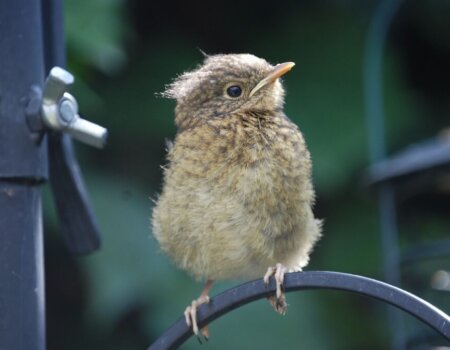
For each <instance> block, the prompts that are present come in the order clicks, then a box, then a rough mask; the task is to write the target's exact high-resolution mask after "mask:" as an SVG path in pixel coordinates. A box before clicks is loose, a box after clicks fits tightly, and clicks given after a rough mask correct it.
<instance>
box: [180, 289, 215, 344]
mask: <svg viewBox="0 0 450 350" xmlns="http://www.w3.org/2000/svg"><path fill="white" fill-rule="evenodd" d="M208 303H209V296H207V295H202V296H200V297H199V298H198V299H195V300H192V303H191V305H189V306H188V307H187V308H186V310H184V318H185V319H186V323H187V325H188V326H189V327H192V331H193V332H194V334H195V335H196V337H197V338H198V340H199V341H200V343H201V340H200V336H199V334H198V333H199V332H198V331H199V329H198V325H197V309H198V308H199V307H200V306H201V305H203V304H208ZM201 333H202V335H203V337H205V339H206V340H208V338H209V331H208V326H205V327H203V328H202V329H201Z"/></svg>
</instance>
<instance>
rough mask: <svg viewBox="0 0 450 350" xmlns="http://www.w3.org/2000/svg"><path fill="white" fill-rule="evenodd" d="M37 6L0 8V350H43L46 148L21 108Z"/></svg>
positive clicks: (34, 44) (23, 0) (40, 76)
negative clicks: (29, 124) (43, 245)
mask: <svg viewBox="0 0 450 350" xmlns="http://www.w3.org/2000/svg"><path fill="white" fill-rule="evenodd" d="M41 26H42V22H41V7H40V2H39V1H38V0H14V1H1V2H0V33H1V35H0V52H1V53H2V54H1V58H0V62H1V64H0V349H8V350H15V349H37V350H44V349H45V305H44V263H43V248H42V208H41V192H40V184H42V183H44V182H45V181H46V180H47V144H46V140H45V138H43V139H42V138H41V140H40V141H36V139H34V138H33V137H32V135H31V133H30V129H29V126H28V124H27V118H26V113H25V108H26V105H27V102H29V96H30V89H31V87H32V86H37V87H41V86H42V84H43V81H44V62H43V57H44V54H43V48H42V32H41Z"/></svg>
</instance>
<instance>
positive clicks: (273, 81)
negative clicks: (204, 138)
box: [163, 54, 294, 126]
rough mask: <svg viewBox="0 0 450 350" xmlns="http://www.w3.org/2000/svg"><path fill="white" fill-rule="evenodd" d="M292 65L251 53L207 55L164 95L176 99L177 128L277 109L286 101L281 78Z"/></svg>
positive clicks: (178, 79) (176, 80)
mask: <svg viewBox="0 0 450 350" xmlns="http://www.w3.org/2000/svg"><path fill="white" fill-rule="evenodd" d="M293 66H294V63H293V62H286V63H282V64H277V65H275V66H273V65H271V64H269V63H268V62H267V61H266V60H264V59H261V58H258V57H256V56H254V55H250V54H227V55H214V56H206V58H205V61H204V62H203V64H202V65H201V66H200V67H199V68H197V69H196V70H193V71H191V72H187V73H184V74H182V75H181V76H179V77H178V78H177V79H175V81H174V82H173V83H172V84H170V85H169V86H168V87H167V89H166V91H165V92H164V94H163V95H164V96H165V97H169V98H174V99H176V100H177V107H176V119H175V121H176V123H177V125H178V126H184V125H189V124H191V122H194V123H195V121H196V120H197V121H198V119H208V118H214V117H218V118H220V117H226V116H227V115H229V114H230V113H234V112H238V111H245V110H269V111H272V110H278V109H280V108H282V106H283V102H284V89H283V86H282V84H281V82H280V81H279V78H280V77H281V76H282V75H284V74H285V73H287V72H288V71H289V70H290V69H291V68H292V67H293Z"/></svg>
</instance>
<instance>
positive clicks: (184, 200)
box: [152, 54, 321, 336]
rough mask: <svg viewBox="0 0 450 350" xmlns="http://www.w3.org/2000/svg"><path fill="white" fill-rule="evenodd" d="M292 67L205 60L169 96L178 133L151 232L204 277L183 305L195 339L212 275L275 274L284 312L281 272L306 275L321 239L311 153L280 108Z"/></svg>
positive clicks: (276, 301) (244, 57)
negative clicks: (282, 79) (199, 290)
mask: <svg viewBox="0 0 450 350" xmlns="http://www.w3.org/2000/svg"><path fill="white" fill-rule="evenodd" d="M293 66H294V63H292V62H287V63H282V64H278V65H275V66H273V65H271V64H269V63H268V62H267V61H265V60H264V59H261V58H258V57H256V56H253V55H250V54H228V55H214V56H207V57H206V59H205V61H204V63H203V65H201V66H200V67H199V68H197V69H196V70H194V71H192V72H187V73H184V74H183V75H181V76H180V77H178V78H177V79H176V80H175V81H174V82H173V83H172V84H171V85H170V86H169V87H168V89H167V90H166V92H165V93H164V95H165V96H166V97H169V98H174V99H176V101H177V105H176V109H175V115H176V117H175V123H176V125H177V126H178V133H177V135H176V138H175V141H174V143H173V147H171V148H170V149H169V152H168V165H167V166H165V167H164V186H163V189H162V193H161V195H160V196H159V198H158V200H157V202H156V206H155V208H154V210H153V218H152V223H153V232H154V235H155V237H156V239H157V240H158V241H159V243H160V245H161V248H162V249H163V250H164V251H165V252H167V254H168V255H169V256H170V257H171V258H172V260H173V261H174V262H175V263H176V264H177V265H178V266H179V267H181V268H182V269H185V270H187V271H188V272H189V273H190V274H191V275H193V276H194V277H195V278H196V279H200V280H206V281H207V283H206V286H205V289H204V290H203V292H202V294H201V295H200V297H199V298H198V299H196V300H194V301H193V302H192V304H191V305H190V306H189V307H188V308H187V309H186V311H185V316H186V322H187V323H188V325H189V326H191V325H192V327H193V331H194V333H195V334H196V335H197V334H198V327H197V321H196V309H197V307H198V306H199V305H201V304H202V303H206V302H208V301H209V297H208V292H209V289H210V288H211V285H212V283H213V281H214V280H223V279H235V278H256V277H262V276H264V280H265V282H266V283H268V281H269V278H270V276H271V275H274V276H275V279H276V282H277V293H276V296H274V297H273V298H272V305H273V306H274V308H275V310H276V311H278V312H280V313H284V312H285V310H286V307H287V304H286V301H285V297H284V294H283V291H282V284H283V277H284V273H285V272H291V271H300V270H301V269H302V267H304V266H305V265H306V264H307V263H308V260H309V255H310V252H311V250H312V247H313V245H314V243H315V242H316V241H317V239H318V238H319V237H320V231H321V230H320V221H318V220H316V219H314V216H313V213H312V209H311V208H312V205H313V203H314V190H313V186H312V183H311V159H310V154H309V152H308V150H307V148H306V145H305V141H304V139H303V137H302V134H301V132H300V131H299V129H298V127H297V126H296V125H295V124H293V123H292V122H291V121H290V120H289V118H288V117H287V116H286V115H285V114H284V112H283V103H284V89H283V86H282V84H281V82H280V79H279V78H280V77H281V76H282V75H284V74H285V73H287V72H288V71H289V70H290V69H291V68H292V67H293ZM203 333H204V335H205V336H207V330H206V329H204V332H203Z"/></svg>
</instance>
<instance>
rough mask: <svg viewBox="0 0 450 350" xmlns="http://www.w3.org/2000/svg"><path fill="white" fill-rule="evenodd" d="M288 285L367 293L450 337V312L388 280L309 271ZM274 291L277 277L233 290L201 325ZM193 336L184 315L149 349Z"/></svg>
mask: <svg viewBox="0 0 450 350" xmlns="http://www.w3.org/2000/svg"><path fill="white" fill-rule="evenodd" d="M284 287H285V291H286V292H293V291H298V290H307V289H335V290H342V291H347V292H354V293H358V294H362V295H366V296H369V297H372V298H375V299H378V300H380V301H382V302H385V303H388V304H391V305H393V306H395V307H397V308H399V309H401V310H403V311H405V312H407V313H409V314H410V315H412V316H414V317H416V318H417V319H418V320H420V321H422V322H423V323H425V324H427V325H428V326H430V327H431V328H433V329H434V330H436V331H437V332H438V333H440V334H441V335H442V336H444V337H445V338H446V339H448V340H450V317H449V316H448V315H447V314H445V313H444V312H443V311H441V310H439V309H438V308H437V307H435V306H433V305H431V304H430V303H428V302H426V301H425V300H423V299H421V298H419V297H417V296H415V295H413V294H411V293H409V292H407V291H404V290H402V289H400V288H397V287H394V286H392V285H390V284H387V283H384V282H380V281H377V280H374V279H370V278H367V277H362V276H357V275H352V274H348V273H340V272H327V271H307V272H295V273H289V274H287V275H286V276H285V280H284ZM274 293H275V282H274V281H273V279H272V280H271V281H270V284H269V286H268V287H265V285H264V282H263V281H262V279H259V280H254V281H251V282H247V283H244V284H241V285H240V286H237V287H235V288H232V289H229V290H227V291H225V292H223V293H221V294H219V295H217V296H216V297H214V298H212V299H211V301H210V303H209V304H207V305H203V306H201V307H200V308H199V310H198V314H197V315H198V325H199V327H202V326H204V325H206V324H208V323H211V322H212V321H214V320H215V319H216V318H219V317H220V316H222V315H224V314H226V313H227V312H230V311H231V310H234V309H236V308H238V307H240V306H242V305H245V304H248V303H250V302H252V301H255V300H258V299H261V298H264V297H268V296H270V295H273V294H274ZM192 335H193V333H192V330H191V329H190V328H189V327H188V326H187V325H186V322H185V320H184V317H183V318H180V319H179V320H178V321H177V322H175V324H173V325H172V326H171V327H170V328H169V329H167V330H166V331H165V332H164V333H163V334H162V335H161V336H160V337H159V338H158V339H157V340H156V341H155V342H154V343H153V344H152V345H151V346H150V347H149V348H148V350H161V349H176V348H177V347H179V346H180V345H181V344H183V343H184V342H185V341H186V340H187V339H188V338H189V337H190V336H192Z"/></svg>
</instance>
